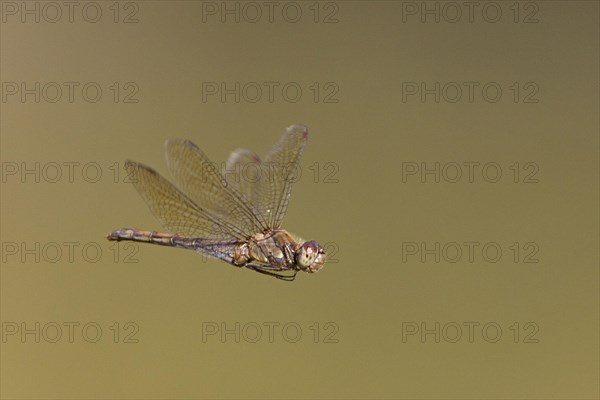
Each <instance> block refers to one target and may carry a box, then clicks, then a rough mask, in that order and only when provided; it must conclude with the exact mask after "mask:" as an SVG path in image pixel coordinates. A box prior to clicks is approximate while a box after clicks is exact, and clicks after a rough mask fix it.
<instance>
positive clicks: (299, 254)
mask: <svg viewBox="0 0 600 400" xmlns="http://www.w3.org/2000/svg"><path fill="white" fill-rule="evenodd" d="M325 258H326V255H325V250H324V249H323V248H322V247H321V246H320V245H319V243H317V242H316V241H314V240H309V241H307V242H304V243H302V246H300V247H299V248H298V250H296V265H298V267H300V269H301V270H302V271H304V272H310V273H312V272H317V271H318V270H320V269H321V268H323V264H325Z"/></svg>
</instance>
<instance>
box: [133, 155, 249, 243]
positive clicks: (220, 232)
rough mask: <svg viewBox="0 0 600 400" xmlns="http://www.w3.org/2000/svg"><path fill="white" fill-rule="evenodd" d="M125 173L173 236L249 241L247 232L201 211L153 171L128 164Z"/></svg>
mask: <svg viewBox="0 0 600 400" xmlns="http://www.w3.org/2000/svg"><path fill="white" fill-rule="evenodd" d="M125 169H126V170H127V172H128V174H129V176H130V177H131V178H132V181H133V185H134V187H135V188H136V190H137V191H138V192H139V194H140V195H141V196H142V198H143V199H144V201H145V202H146V204H147V205H148V207H149V208H150V211H152V213H153V214H154V215H155V216H156V218H158V220H159V221H160V222H161V223H162V225H163V226H164V227H165V228H166V229H167V230H168V231H169V232H171V233H175V234H178V235H181V236H190V237H207V238H223V239H226V238H228V239H232V238H235V239H239V240H244V239H245V237H246V234H245V232H242V231H241V230H240V229H239V228H238V227H236V226H235V225H233V224H229V223H228V222H227V221H224V220H223V219H221V218H220V217H219V216H217V215H214V214H211V213H210V212H208V211H207V210H206V209H204V208H202V207H200V206H199V205H198V204H196V203H195V202H194V201H193V200H192V199H190V198H189V197H188V196H187V195H186V194H184V193H182V192H181V191H180V190H179V189H177V188H176V187H175V186H174V185H173V184H172V183H170V182H169V181H167V180H166V179H165V178H163V177H162V176H160V175H159V174H158V173H157V172H156V171H154V170H153V169H152V168H149V167H147V166H145V165H143V164H139V163H136V162H133V161H127V162H126V163H125Z"/></svg>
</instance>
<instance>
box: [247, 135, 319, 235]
mask: <svg viewBox="0 0 600 400" xmlns="http://www.w3.org/2000/svg"><path fill="white" fill-rule="evenodd" d="M307 140H308V129H307V128H306V127H305V126H302V125H292V126H290V127H289V128H287V130H286V131H285V133H284V134H283V136H281V138H280V139H279V141H278V142H277V143H276V144H275V145H274V146H273V147H272V148H271V150H270V151H269V153H268V154H267V156H266V157H265V159H264V161H263V163H262V174H261V182H260V186H259V192H260V193H259V195H258V196H259V209H260V210H261V212H262V213H263V215H264V216H265V219H266V220H267V223H268V225H269V227H270V228H273V229H278V228H279V227H280V226H281V222H282V220H283V217H284V216H285V212H286V211H287V207H288V203H289V199H290V195H291V193H292V185H293V183H294V182H295V181H296V180H297V179H298V176H299V172H300V169H299V168H300V164H299V163H300V158H301V157H302V152H303V151H304V147H305V145H306V141H307Z"/></svg>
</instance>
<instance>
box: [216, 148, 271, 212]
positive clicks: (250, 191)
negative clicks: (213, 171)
mask: <svg viewBox="0 0 600 400" xmlns="http://www.w3.org/2000/svg"><path fill="white" fill-rule="evenodd" d="M261 164H262V163H261V160H260V157H259V156H258V154H256V153H255V152H253V151H250V150H247V149H236V150H234V151H232V152H231V155H229V158H228V159H227V164H226V165H225V172H224V173H223V175H224V176H225V179H227V181H228V182H229V183H230V184H231V185H232V186H234V187H235V188H236V189H237V190H239V191H240V192H241V193H242V194H243V195H244V196H245V197H246V199H247V200H248V201H250V203H252V204H253V205H255V206H257V207H258V206H259V201H258V185H259V182H260V179H261V172H262V171H261ZM258 211H261V212H262V210H258ZM263 217H264V214H263Z"/></svg>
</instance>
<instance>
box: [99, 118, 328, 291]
mask: <svg viewBox="0 0 600 400" xmlns="http://www.w3.org/2000/svg"><path fill="white" fill-rule="evenodd" d="M307 139H308V129H307V128H306V127H305V126H302V125H292V126H290V127H288V128H287V129H286V131H285V132H284V134H283V135H282V136H281V138H280V139H279V141H278V142H277V143H276V144H275V145H274V146H273V147H272V148H271V150H270V151H269V152H268V153H267V155H266V156H265V158H264V160H261V159H260V157H259V156H258V155H257V154H256V153H254V152H252V151H250V150H247V149H236V150H234V151H233V152H232V153H231V155H230V156H229V158H228V160H227V162H226V163H225V166H224V168H219V166H217V165H216V164H214V163H212V162H211V161H210V160H209V159H208V157H206V155H205V154H204V153H203V152H202V150H200V148H199V147H198V146H196V145H195V144H194V143H192V142H191V141H189V140H185V139H170V140H167V141H166V142H165V156H166V161H167V166H168V169H169V171H170V173H171V175H172V176H173V178H174V181H175V184H173V183H171V182H169V181H168V180H167V179H165V178H163V177H162V176H161V175H160V174H158V173H157V172H156V171H155V170H153V169H152V168H150V167H147V166H145V165H144V164H141V163H138V162H134V161H126V163H125V170H126V171H127V174H128V176H129V177H130V178H131V182H132V183H133V185H134V187H135V189H136V190H137V191H138V192H139V194H140V195H141V197H142V199H144V201H145V202H146V204H147V205H148V207H149V209H150V211H151V212H152V214H154V216H155V217H156V218H157V219H158V220H159V222H161V224H162V225H163V227H164V228H165V229H166V232H159V231H148V230H140V229H132V228H122V229H118V230H115V231H112V232H111V233H109V234H108V235H107V236H106V238H107V239H108V240H115V241H120V240H131V241H136V242H144V243H151V244H157V245H163V246H172V247H178V248H184V249H189V250H193V251H196V252H199V253H202V254H205V255H208V256H210V257H212V258H217V259H220V260H223V261H225V262H227V263H229V264H232V265H234V266H236V267H240V268H241V267H246V268H248V269H250V270H252V271H256V272H258V273H261V274H265V275H269V276H272V277H275V278H278V279H281V280H285V281H293V280H294V279H295V278H296V274H297V273H298V272H299V271H303V272H306V273H315V272H317V271H319V270H320V269H321V268H323V265H324V264H325V261H326V253H325V249H324V248H323V247H322V246H321V245H319V243H317V242H316V241H314V240H306V241H305V240H303V239H301V238H300V237H298V236H296V235H293V234H291V233H290V232H288V231H286V230H284V229H281V223H282V221H283V218H284V216H285V214H286V211H287V208H288V204H289V200H290V196H291V192H292V186H293V183H294V182H295V181H296V180H297V178H298V168H299V162H300V159H301V157H302V153H303V152H304V147H305V146H306V142H307ZM250 171H253V173H250Z"/></svg>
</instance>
